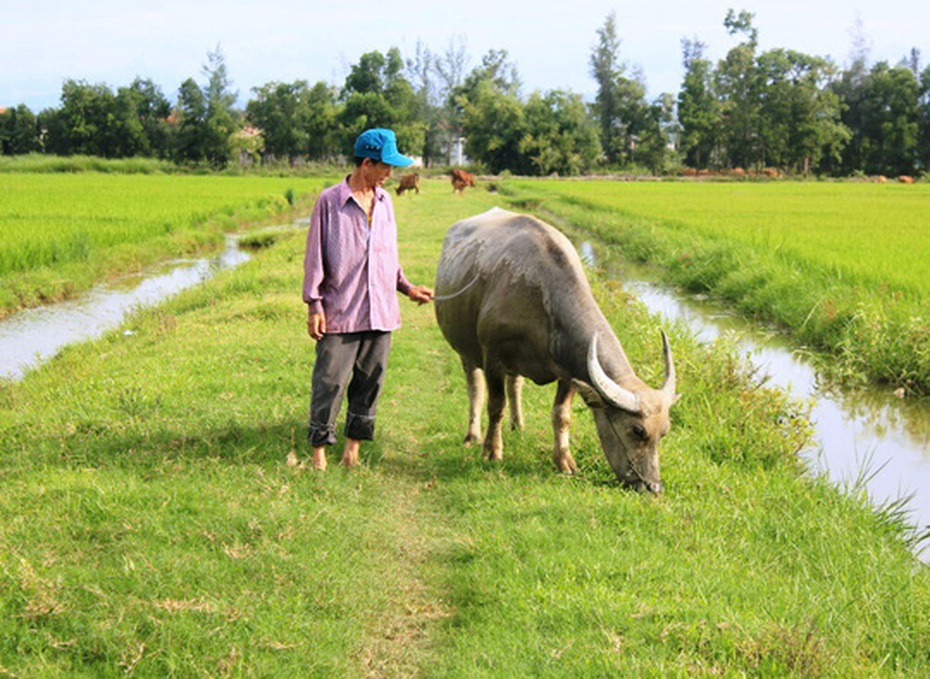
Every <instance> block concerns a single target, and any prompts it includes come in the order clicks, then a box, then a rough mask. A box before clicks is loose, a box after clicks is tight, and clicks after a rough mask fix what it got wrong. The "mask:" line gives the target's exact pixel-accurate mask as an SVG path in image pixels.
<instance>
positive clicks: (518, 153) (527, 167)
mask: <svg viewBox="0 0 930 679" xmlns="http://www.w3.org/2000/svg"><path fill="white" fill-rule="evenodd" d="M459 102H460V105H461V110H462V129H463V131H464V133H465V152H466V153H467V154H468V156H469V157H470V158H473V159H475V160H477V161H478V162H480V163H482V164H484V165H486V166H487V168H488V170H490V171H491V172H494V173H497V172H503V171H504V170H509V171H511V172H516V173H518V174H532V173H533V166H532V163H531V161H530V159H529V157H528V156H527V155H526V153H524V145H523V144H524V137H525V135H526V127H525V120H524V112H523V106H522V104H521V103H520V100H519V98H518V97H517V96H516V94H513V93H510V92H507V91H502V90H501V89H500V88H499V87H497V86H495V83H494V81H493V80H490V79H489V80H483V81H479V82H478V83H477V84H476V85H475V87H474V89H473V90H472V91H471V92H470V93H469V95H468V96H467V97H466V96H460V97H459Z"/></svg>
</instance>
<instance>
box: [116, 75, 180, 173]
mask: <svg viewBox="0 0 930 679" xmlns="http://www.w3.org/2000/svg"><path fill="white" fill-rule="evenodd" d="M116 98H117V101H118V106H119V107H120V108H122V109H124V110H126V111H127V114H129V115H133V116H134V117H135V118H136V120H137V121H138V123H139V125H140V127H141V135H142V140H141V146H142V150H141V153H143V154H144V155H151V156H155V157H157V158H168V157H169V154H170V140H169V124H168V119H169V118H170V116H171V103H170V102H169V101H168V100H167V99H166V98H165V95H164V94H163V93H162V91H161V88H160V87H158V85H156V84H155V83H154V82H152V81H151V80H148V79H142V78H136V79H135V80H133V81H132V83H131V84H130V85H129V87H123V88H120V89H119V90H118V91H117V95H116ZM124 124H128V121H126V123H124ZM127 155H135V154H127Z"/></svg>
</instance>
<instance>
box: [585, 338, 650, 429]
mask: <svg viewBox="0 0 930 679" xmlns="http://www.w3.org/2000/svg"><path fill="white" fill-rule="evenodd" d="M588 374H589V375H590V377H591V384H592V386H593V387H594V388H595V389H596V390H597V392H598V393H599V394H600V395H601V396H602V397H603V398H604V400H606V401H607V402H608V403H610V404H612V405H614V406H616V407H617V408H620V409H621V410H625V411H627V412H628V413H638V412H639V399H637V398H636V394H634V393H633V392H632V391H628V390H627V389H624V388H623V387H621V386H620V385H619V384H617V383H616V382H614V381H613V380H612V379H610V378H609V377H608V376H607V373H605V372H604V369H603V368H602V367H601V362H600V360H598V358H597V333H595V334H594V336H593V337H592V338H591V346H590V347H589V348H588Z"/></svg>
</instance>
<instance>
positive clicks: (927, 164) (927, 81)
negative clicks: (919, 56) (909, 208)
mask: <svg viewBox="0 0 930 679" xmlns="http://www.w3.org/2000/svg"><path fill="white" fill-rule="evenodd" d="M918 107H919V109H918V110H919V120H920V139H919V140H918V149H917V158H918V163H919V164H920V168H921V170H922V171H923V172H924V173H928V172H930V66H927V68H925V69H924V70H923V72H922V73H921V74H920V98H919V101H918Z"/></svg>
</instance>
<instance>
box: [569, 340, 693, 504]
mask: <svg viewBox="0 0 930 679" xmlns="http://www.w3.org/2000/svg"><path fill="white" fill-rule="evenodd" d="M662 344H663V349H664V353H665V383H664V384H663V385H662V388H661V389H652V388H651V387H649V386H647V385H646V384H645V383H644V382H642V381H641V380H640V379H639V378H637V377H636V376H635V375H633V376H631V377H629V378H627V379H625V380H624V382H625V384H626V386H621V385H620V384H618V383H617V382H615V381H614V380H613V379H611V378H610V377H609V376H608V375H607V374H606V373H605V372H604V369H603V368H602V367H601V362H600V360H599V359H598V355H597V335H596V334H595V335H594V336H593V337H592V339H591V344H590V345H589V347H588V359H587V364H588V374H589V376H590V384H586V383H584V382H581V381H578V380H576V381H575V386H576V387H577V388H578V391H579V392H580V393H581V395H582V397H583V398H584V400H585V402H586V403H587V404H588V406H589V407H590V408H591V410H592V412H593V413H594V422H595V424H596V426H597V434H598V437H599V438H600V440H601V446H602V447H603V449H604V454H605V456H606V457H607V461H608V462H609V463H610V466H611V468H612V469H613V470H614V473H615V474H616V475H617V478H618V479H620V481H621V482H623V483H624V484H626V485H627V486H630V487H632V488H636V489H637V490H649V491H650V492H652V493H660V492H662V480H661V476H660V474H659V440H660V439H661V438H662V437H663V436H665V435H666V434H667V433H668V430H669V409H670V408H671V406H672V405H673V404H674V403H675V401H677V400H678V395H677V394H676V393H675V365H674V363H673V362H672V350H671V348H670V347H669V343H668V337H667V336H666V335H665V333H664V332H663V333H662Z"/></svg>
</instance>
